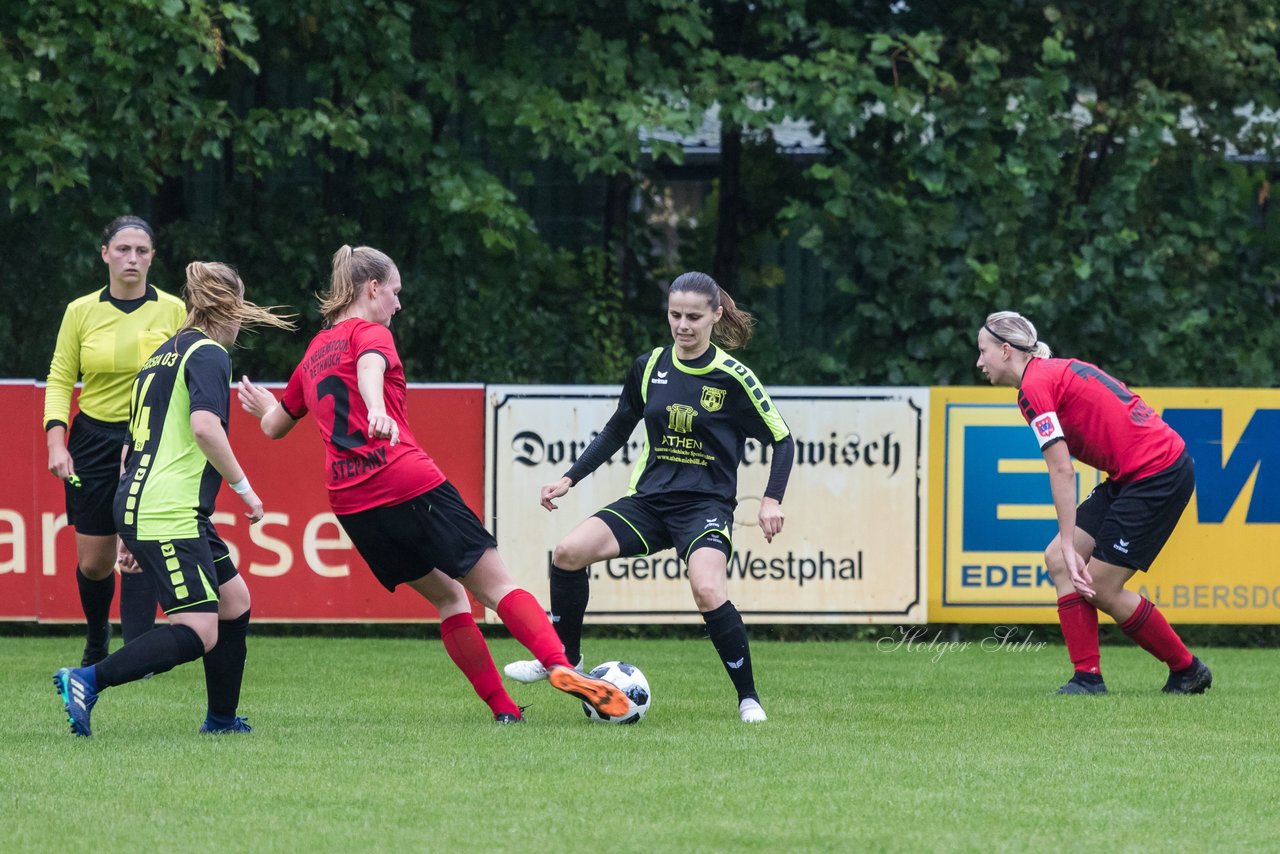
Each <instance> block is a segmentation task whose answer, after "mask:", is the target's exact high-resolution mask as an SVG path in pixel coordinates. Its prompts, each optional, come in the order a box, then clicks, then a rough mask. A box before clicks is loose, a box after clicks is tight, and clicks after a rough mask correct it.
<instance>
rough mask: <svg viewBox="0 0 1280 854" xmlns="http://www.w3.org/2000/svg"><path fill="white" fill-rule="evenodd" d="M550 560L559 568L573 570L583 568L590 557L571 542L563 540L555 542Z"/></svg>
mask: <svg viewBox="0 0 1280 854" xmlns="http://www.w3.org/2000/svg"><path fill="white" fill-rule="evenodd" d="M551 562H552V563H553V564H555V565H556V566H557V567H559V568H560V569H568V570H575V569H583V568H585V567H586V565H587V564H588V563H590V562H591V559H590V557H588V556H587V555H586V553H585V552H584V551H583V550H582V549H579V548H575V547H574V544H573V543H570V542H569V541H567V540H565V541H561V542H559V543H556V547H555V549H553V550H552V552H551Z"/></svg>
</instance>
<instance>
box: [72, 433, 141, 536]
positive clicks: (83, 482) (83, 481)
mask: <svg viewBox="0 0 1280 854" xmlns="http://www.w3.org/2000/svg"><path fill="white" fill-rule="evenodd" d="M128 438H129V425H128V424H127V423H125V422H123V421H122V422H119V423H115V422H109V421H99V420H97V419H96V418H90V417H89V416H88V415H85V414H84V413H83V412H81V413H79V414H78V415H76V417H75V418H73V419H71V430H70V431H69V433H68V434H67V451H68V453H70V454H71V461H72V463H73V464H74V465H75V470H76V479H77V480H76V481H75V482H73V481H66V482H64V483H63V487H64V489H65V490H66V493H67V522H68V523H69V524H70V525H72V526H74V527H75V529H76V531H77V532H79V533H81V534H89V535H92V536H97V537H106V536H111V535H113V534H115V532H116V523H115V519H114V518H112V515H111V505H112V502H114V501H115V498H116V486H117V484H119V483H120V450H121V448H123V447H124V443H125V442H126V441H127V440H128Z"/></svg>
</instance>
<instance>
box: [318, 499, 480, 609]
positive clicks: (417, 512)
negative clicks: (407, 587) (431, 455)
mask: <svg viewBox="0 0 1280 854" xmlns="http://www.w3.org/2000/svg"><path fill="white" fill-rule="evenodd" d="M338 522H340V523H341V524H342V530H344V531H346V532H347V536H348V537H350V538H351V542H352V543H354V544H355V547H356V551H358V552H360V556H361V557H362V558H364V560H365V563H367V564H369V568H370V569H372V570H373V574H374V576H375V577H377V579H378V581H379V582H381V584H382V586H383V587H385V588H387V589H388V590H395V589H396V585H397V584H404V583H405V582H408V581H417V580H418V579H419V578H422V577H423V576H424V575H426V574H427V573H429V572H431V570H433V569H438V570H440V571H441V572H443V573H444V574H445V575H448V576H450V577H452V578H462V577H463V576H464V575H466V574H467V573H468V572H470V571H471V568H472V567H473V566H475V565H476V563H477V562H478V561H479V560H480V557H481V556H482V555H483V554H484V553H485V551H486V550H488V549H491V548H496V547H497V545H498V541H497V540H495V539H494V538H493V535H492V534H490V533H489V532H488V531H486V530H485V527H484V525H482V524H480V520H479V519H477V518H476V514H475V513H472V512H471V508H470V507H468V506H467V505H466V502H464V501H463V500H462V496H461V495H459V494H458V490H457V489H455V488H454V486H453V484H452V483H449V481H447V480H446V481H445V482H444V483H442V484H440V485H439V486H437V487H436V488H435V489H429V490H427V491H426V492H424V493H422V494H421V495H419V496H417V497H416V498H410V499H409V500H408V501H402V502H401V503H399V504H390V505H388V506H386V507H374V508H372V509H370V510H361V511H360V512H359V513H346V514H338Z"/></svg>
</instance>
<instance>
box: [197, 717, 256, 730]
mask: <svg viewBox="0 0 1280 854" xmlns="http://www.w3.org/2000/svg"><path fill="white" fill-rule="evenodd" d="M232 732H253V727H251V726H249V722H248V721H247V720H245V719H244V718H242V717H240V716H239V715H237V716H236V717H235V719H234V720H232V721H231V723H229V724H226V725H223V724H219V723H216V722H215V721H213V720H211V719H209V718H205V719H204V723H202V724H200V733H201V735H222V734H224V733H232Z"/></svg>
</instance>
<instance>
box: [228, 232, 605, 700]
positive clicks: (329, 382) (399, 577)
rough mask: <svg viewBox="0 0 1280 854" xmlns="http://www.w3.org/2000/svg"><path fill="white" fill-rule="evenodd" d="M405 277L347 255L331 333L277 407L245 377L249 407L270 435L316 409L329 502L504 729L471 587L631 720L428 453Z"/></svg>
mask: <svg viewBox="0 0 1280 854" xmlns="http://www.w3.org/2000/svg"><path fill="white" fill-rule="evenodd" d="M400 290H401V282H400V271H399V270H398V269H397V268H396V265H395V264H394V263H393V262H392V260H391V259H390V258H389V257H388V256H387V255H386V254H384V253H382V252H380V251H378V250H377V249H373V248H371V247H368V246H358V247H356V248H354V249H353V248H351V247H350V246H343V247H342V248H341V249H339V250H338V251H337V253H336V254H335V255H334V256H333V278H332V281H331V284H330V287H329V290H328V291H327V292H326V293H325V294H324V295H323V296H322V297H321V300H320V311H321V314H323V315H324V320H325V328H324V329H323V330H321V331H320V333H319V334H318V335H316V337H315V338H314V339H312V341H311V344H310V346H309V347H308V348H307V353H306V355H305V356H303V358H302V361H301V362H300V363H299V364H298V367H297V368H296V369H295V370H294V372H293V376H292V377H290V379H289V383H288V386H287V387H286V388H285V390H284V396H283V397H282V398H281V400H280V401H279V402H277V401H276V399H275V396H274V395H273V394H272V393H271V392H270V391H268V390H266V389H264V388H261V387H259V386H256V385H254V384H253V383H252V382H250V381H249V379H248V378H247V377H246V378H244V379H243V380H242V381H241V383H240V403H241V405H242V406H243V407H244V410H245V411H246V412H248V413H249V414H250V415H252V416H254V417H255V418H257V419H258V420H259V423H260V424H261V426H262V430H263V432H264V433H266V434H267V436H269V437H271V438H272V439H279V438H281V437H283V436H284V435H285V434H287V433H288V432H289V431H290V430H291V429H293V426H294V425H295V424H296V423H297V422H298V420H299V419H301V418H303V417H304V416H305V415H307V413H311V414H313V415H314V416H315V423H316V427H317V428H318V429H319V430H320V435H321V437H322V438H323V439H324V443H325V479H326V481H327V485H328V490H329V503H330V506H332V508H333V512H334V513H335V514H336V515H337V517H338V521H339V523H341V525H342V527H343V529H344V530H345V531H346V532H347V535H348V536H349V537H350V538H351V541H352V542H353V543H354V544H355V547H356V549H357V550H358V551H359V552H360V555H361V556H362V557H363V558H364V559H365V562H366V563H368V564H369V567H370V569H372V570H373V574H374V575H375V576H376V577H377V579H378V581H379V582H381V583H382V585H383V586H384V587H386V588H387V589H388V590H394V589H395V587H396V585H398V584H408V585H409V586H410V587H412V588H413V589H414V590H416V591H417V592H418V593H420V594H421V595H422V596H423V597H425V598H426V599H427V600H429V601H430V602H431V604H433V605H434V606H435V607H436V609H437V610H438V611H439V612H440V619H441V623H440V636H441V640H442V641H443V642H444V646H445V649H446V650H447V651H448V653H449V656H450V658H452V659H453V661H454V663H455V664H457V665H458V668H459V669H460V670H461V671H462V672H463V673H464V674H465V675H466V677H467V678H468V679H469V680H470V681H471V684H472V686H473V687H474V688H475V691H476V693H477V694H478V695H479V696H480V698H481V699H482V700H484V701H485V703H487V704H488V706H489V708H490V710H491V711H492V712H493V716H494V720H495V721H497V722H499V723H515V722H517V721H519V720H520V719H521V713H520V709H519V707H518V706H517V705H516V704H515V702H514V701H513V700H512V699H511V696H510V695H509V694H508V693H507V691H506V689H505V688H503V687H502V680H501V678H500V677H499V676H498V670H497V667H495V666H494V663H493V657H492V656H491V655H490V653H489V647H488V644H487V643H486V642H485V639H484V635H483V634H481V632H480V629H479V627H478V626H477V625H476V622H475V619H474V618H473V617H472V616H471V603H470V602H469V601H468V599H467V591H468V590H469V591H471V593H473V594H474V595H475V596H476V598H477V599H479V600H480V601H481V602H482V603H484V605H485V606H486V607H488V608H490V609H491V610H493V611H496V612H497V614H498V616H499V618H501V620H502V622H503V623H504V624H505V625H506V626H507V628H508V629H509V630H510V631H511V633H512V635H514V636H515V638H516V640H518V641H520V643H522V644H524V646H525V647H527V648H528V649H529V651H530V652H532V653H533V654H534V655H535V656H536V657H537V658H538V660H539V661H541V662H542V663H543V664H544V665H545V666H546V667H547V669H548V670H549V671H550V673H551V677H550V678H551V684H552V685H553V686H555V687H556V688H558V689H560V690H561V691H565V692H567V693H569V694H572V695H573V696H575V697H578V698H580V699H582V700H584V701H585V702H587V703H590V704H591V705H592V706H594V707H595V708H596V709H597V710H598V711H599V712H600V713H601V714H603V715H609V716H618V715H623V714H625V713H626V711H627V709H628V707H629V701H628V699H627V697H626V695H625V694H623V693H622V692H621V691H619V690H618V689H617V688H616V687H614V686H613V685H611V684H610V683H608V682H605V681H603V680H600V679H591V678H589V677H587V676H584V675H583V674H581V673H579V672H578V671H576V670H574V669H573V668H572V667H570V666H569V660H568V659H567V658H565V655H564V647H563V645H562V644H561V643H560V639H559V638H558V637H557V635H556V632H555V629H553V628H552V627H551V623H550V621H549V620H548V619H547V615H546V612H545V611H544V610H543V608H542V606H541V605H539V604H538V601H537V600H536V599H535V598H534V597H533V595H532V594H530V593H529V592H528V591H526V590H522V589H520V588H517V587H516V586H515V584H514V583H513V582H512V580H511V576H510V574H509V573H508V572H507V568H506V565H505V564H503V562H502V558H501V557H499V556H498V551H497V543H496V541H495V540H494V538H493V536H492V535H491V534H490V533H489V532H488V531H486V530H485V528H484V526H483V525H482V524H481V523H480V520H479V519H477V518H476V516H475V514H474V513H473V512H472V511H471V510H470V509H469V508H468V507H467V505H466V504H465V503H464V502H463V500H462V497H461V496H460V495H459V494H458V491H457V489H455V488H454V486H453V484H451V483H449V481H448V480H446V479H445V476H444V474H443V473H442V472H441V471H440V469H439V467H437V466H436V464H435V462H434V461H433V460H432V459H431V457H430V456H428V455H427V453H426V452H425V451H424V450H423V449H422V448H421V446H419V445H418V443H417V441H416V440H415V439H414V437H413V433H412V432H411V431H410V428H409V420H408V416H407V414H406V410H405V388H406V386H405V375H404V365H403V364H402V363H401V361H400V356H399V354H398V353H397V352H396V346H395V341H394V339H393V338H392V335H391V330H390V325H391V318H392V316H393V315H394V314H395V313H396V312H397V311H399V310H400Z"/></svg>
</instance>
